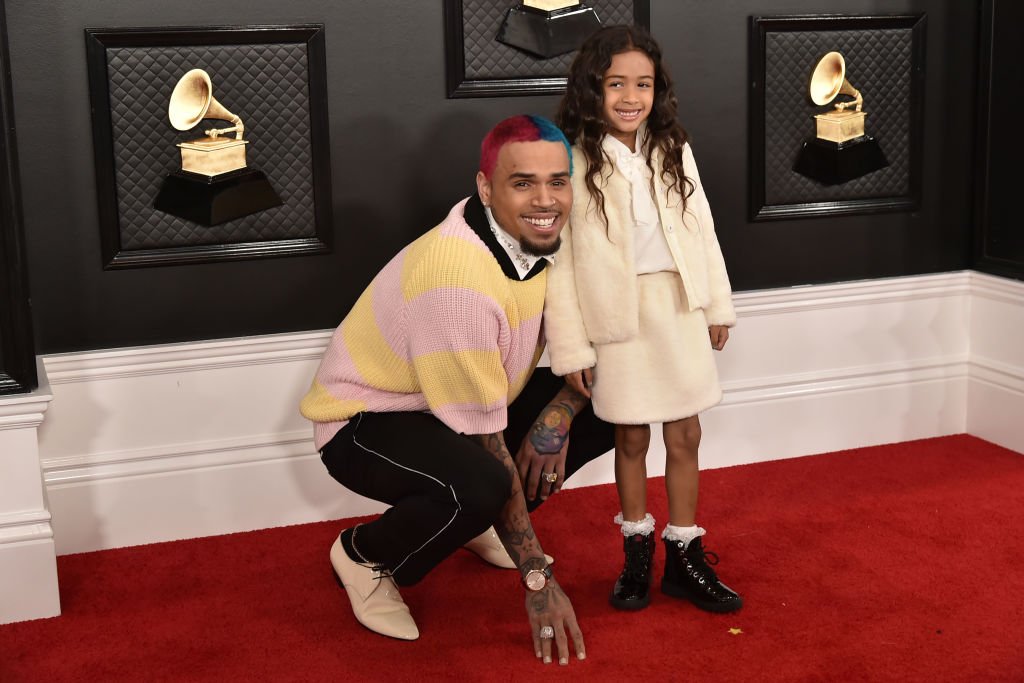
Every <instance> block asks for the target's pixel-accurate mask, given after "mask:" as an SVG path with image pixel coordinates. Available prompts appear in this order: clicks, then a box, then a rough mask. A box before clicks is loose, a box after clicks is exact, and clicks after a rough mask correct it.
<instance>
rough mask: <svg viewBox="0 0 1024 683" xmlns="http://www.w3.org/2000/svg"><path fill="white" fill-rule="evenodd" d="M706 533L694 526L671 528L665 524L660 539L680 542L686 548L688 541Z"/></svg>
mask: <svg viewBox="0 0 1024 683" xmlns="http://www.w3.org/2000/svg"><path fill="white" fill-rule="evenodd" d="M706 533H707V531H705V530H704V529H702V528H701V527H699V526H697V525H696V524H694V525H693V526H672V525H671V524H666V525H665V530H664V531H662V532H661V537H662V538H667V539H668V540H670V541H682V543H683V545H684V546H688V545H690V541H692V540H693V539H695V538H698V537H700V536H703V535H704V534H706Z"/></svg>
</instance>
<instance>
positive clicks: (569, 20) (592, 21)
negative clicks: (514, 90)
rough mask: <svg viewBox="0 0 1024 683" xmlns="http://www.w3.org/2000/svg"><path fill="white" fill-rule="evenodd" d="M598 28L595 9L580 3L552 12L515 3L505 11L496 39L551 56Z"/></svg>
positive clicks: (567, 49)
mask: <svg viewBox="0 0 1024 683" xmlns="http://www.w3.org/2000/svg"><path fill="white" fill-rule="evenodd" d="M599 28H601V20H600V19H598V17H597V12H595V11H594V10H593V8H591V7H587V6H585V5H582V4H581V5H577V6H574V7H569V8H566V9H563V10H557V11H554V12H548V11H546V10H539V9H534V8H532V7H526V6H524V5H516V6H515V7H512V8H511V9H509V10H508V11H507V12H506V13H505V20H504V21H502V23H501V28H500V29H498V36H497V40H498V42H499V43H505V44H506V45H511V46H512V47H514V48H518V49H520V50H522V51H524V52H529V53H530V54H532V55H536V56H537V57H540V58H542V59H550V58H551V57H557V56H558V55H564V54H566V53H567V52H572V51H573V50H575V49H577V48H579V46H580V45H582V44H583V41H584V40H586V39H587V38H588V37H590V34H591V33H593V32H594V31H596V30H597V29H599Z"/></svg>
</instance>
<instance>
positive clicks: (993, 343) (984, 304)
mask: <svg viewBox="0 0 1024 683" xmlns="http://www.w3.org/2000/svg"><path fill="white" fill-rule="evenodd" d="M968 376H969V378H970V380H969V382H968V387H967V431H968V432H969V433H971V434H974V435H975V436H979V437H981V438H983V439H986V440H988V441H991V442H993V443H997V444H999V445H1000V446H1005V447H1006V448H1010V449H1012V450H1015V451H1017V452H1018V453H1024V283H1022V282H1017V281H1015V280H1004V279H1002V278H998V277H992V276H990V275H982V274H980V273H971V360H970V370H969V372H968Z"/></svg>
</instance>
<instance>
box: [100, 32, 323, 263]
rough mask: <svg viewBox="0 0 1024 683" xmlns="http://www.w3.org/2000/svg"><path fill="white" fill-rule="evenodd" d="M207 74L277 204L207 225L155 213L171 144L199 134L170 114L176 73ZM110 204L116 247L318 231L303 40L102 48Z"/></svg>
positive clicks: (175, 164)
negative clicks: (109, 130) (116, 224)
mask: <svg viewBox="0 0 1024 683" xmlns="http://www.w3.org/2000/svg"><path fill="white" fill-rule="evenodd" d="M193 68H200V69H204V70H205V71H206V72H207V73H209V74H210V78H211V80H212V82H213V96H214V97H215V98H216V99H217V100H218V101H219V102H220V103H221V104H222V105H224V106H225V107H226V108H227V109H228V110H229V111H231V112H233V113H235V114H237V115H238V116H240V117H241V118H242V122H243V123H244V124H245V139H246V140H248V141H249V144H248V145H247V149H246V159H247V162H248V164H249V166H250V167H252V168H258V169H260V170H261V171H263V172H264V173H266V175H267V178H268V179H269V180H270V182H271V184H272V185H273V186H274V189H275V190H277V193H278V195H280V197H281V200H282V201H283V204H282V205H281V206H278V207H275V208H272V209H268V210H266V211H262V212H260V213H257V214H253V215H250V216H245V217H243V218H239V219H237V220H234V221H229V222H227V223H224V224H222V225H216V226H213V227H204V226H201V225H198V224H194V223H191V222H189V221H186V220H183V219H181V218H177V217H175V216H171V215H169V214H166V213H163V212H160V211H156V210H155V209H154V208H153V201H154V199H155V198H156V194H157V192H158V191H159V189H160V183H161V182H162V180H163V178H164V176H165V175H166V174H167V173H169V172H171V171H175V170H177V169H178V168H180V166H181V157H180V153H179V150H178V148H177V147H175V144H176V143H178V142H183V141H186V140H191V139H195V138H197V137H201V136H202V135H203V133H202V130H201V129H206V128H208V127H210V125H209V124H213V125H217V126H227V125H228V124H227V122H213V121H205V122H203V123H201V124H200V125H199V126H197V127H196V128H194V129H192V130H191V131H186V132H180V131H177V130H175V129H174V128H173V127H171V124H170V122H169V121H168V119H167V105H168V100H169V98H170V95H171V91H172V90H173V89H174V85H175V83H177V82H178V79H179V78H180V77H181V76H182V75H183V74H184V73H185V72H186V71H188V70H189V69H193ZM107 73H108V79H109V85H110V102H111V120H112V124H113V125H112V127H113V137H114V163H115V166H116V173H117V192H118V194H117V206H118V213H119V216H120V234H121V248H122V249H123V250H136V249H159V248H167V247H182V246H201V245H208V244H235V243H240V242H258V241H266V240H284V239H294V238H308V237H314V236H315V235H316V225H315V219H314V211H313V169H312V153H311V139H310V119H309V89H308V85H307V80H308V76H307V73H308V70H307V50H306V45H305V44H295V43H290V44H265V45H208V46H176V47H118V48H110V49H108V50H107Z"/></svg>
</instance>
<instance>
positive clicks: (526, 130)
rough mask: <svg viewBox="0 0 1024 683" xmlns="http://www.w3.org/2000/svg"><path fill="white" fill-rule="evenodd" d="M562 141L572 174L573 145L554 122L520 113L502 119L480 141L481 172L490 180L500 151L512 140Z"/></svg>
mask: <svg viewBox="0 0 1024 683" xmlns="http://www.w3.org/2000/svg"><path fill="white" fill-rule="evenodd" d="M539 140H543V141H545V142H561V143H562V145H564V146H565V153H566V154H568V155H569V174H570V175H571V174H572V147H571V146H570V145H569V139H568V138H566V137H565V133H563V132H562V131H561V129H559V127H558V126H556V125H555V124H554V122H552V121H549V120H548V119H546V118H544V117H543V116H534V115H533V114H519V115H518V116H511V117H509V118H507V119H505V120H504V121H501V122H499V123H498V125H496V126H495V127H494V128H492V129H491V131H490V132H489V133H487V135H485V136H484V140H483V142H481V143H480V172H481V173H483V174H484V177H485V178H487V179H488V180H490V179H491V174H493V173H494V167H495V166H496V165H497V164H498V153H499V152H501V148H502V147H504V146H505V145H507V144H509V143H510V142H537V141H539Z"/></svg>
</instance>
